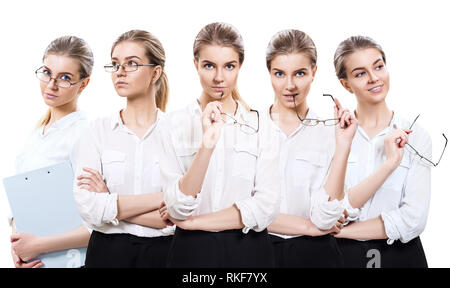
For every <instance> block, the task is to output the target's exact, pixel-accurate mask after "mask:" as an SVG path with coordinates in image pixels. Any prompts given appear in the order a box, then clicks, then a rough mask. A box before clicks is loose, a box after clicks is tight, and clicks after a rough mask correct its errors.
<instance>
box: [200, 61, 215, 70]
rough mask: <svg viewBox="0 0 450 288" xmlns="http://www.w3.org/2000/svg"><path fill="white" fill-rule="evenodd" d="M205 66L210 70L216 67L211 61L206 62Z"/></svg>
mask: <svg viewBox="0 0 450 288" xmlns="http://www.w3.org/2000/svg"><path fill="white" fill-rule="evenodd" d="M203 67H205V68H206V69H208V70H211V69H213V68H214V66H213V65H212V64H210V63H206V64H205V65H203Z"/></svg>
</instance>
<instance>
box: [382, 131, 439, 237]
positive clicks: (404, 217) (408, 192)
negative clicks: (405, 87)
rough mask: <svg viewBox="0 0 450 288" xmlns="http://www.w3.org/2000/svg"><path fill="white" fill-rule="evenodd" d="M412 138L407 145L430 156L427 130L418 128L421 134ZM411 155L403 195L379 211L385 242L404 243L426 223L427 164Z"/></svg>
mask: <svg viewBox="0 0 450 288" xmlns="http://www.w3.org/2000/svg"><path fill="white" fill-rule="evenodd" d="M416 131H418V129H416ZM416 131H415V132H416ZM416 133H417V132H416ZM418 138H420V139H418ZM416 139H417V140H420V141H418V142H416V143H411V145H413V146H414V148H416V149H417V151H419V152H420V153H423V154H422V155H424V156H425V157H427V158H428V159H431V149H432V144H431V138H430V137H429V135H428V133H426V132H425V131H422V133H421V137H417V138H416ZM405 153H407V152H406V151H405ZM411 156H412V157H413V159H412V161H411V167H410V169H409V171H408V175H407V176H406V181H405V186H404V193H403V195H404V196H403V198H402V200H401V203H400V205H399V208H397V209H395V210H392V211H387V212H382V214H381V217H382V219H383V222H384V227H385V231H386V235H387V236H388V238H389V240H388V243H389V244H392V243H393V242H394V241H395V240H400V241H401V242H403V243H407V242H409V241H410V240H412V239H414V238H416V237H417V236H419V235H420V234H421V233H422V232H423V230H424V229H425V225H426V222H427V218H428V210H429V206H430V194H431V166H430V165H426V164H423V163H421V161H420V157H418V156H414V155H413V154H411Z"/></svg>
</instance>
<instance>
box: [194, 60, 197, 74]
mask: <svg viewBox="0 0 450 288" xmlns="http://www.w3.org/2000/svg"><path fill="white" fill-rule="evenodd" d="M194 66H195V69H196V70H197V72H198V62H197V60H196V59H195V58H194Z"/></svg>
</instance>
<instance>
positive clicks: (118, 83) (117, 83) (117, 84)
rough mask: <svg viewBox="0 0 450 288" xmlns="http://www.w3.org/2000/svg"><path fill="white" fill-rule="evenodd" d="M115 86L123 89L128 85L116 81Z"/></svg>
mask: <svg viewBox="0 0 450 288" xmlns="http://www.w3.org/2000/svg"><path fill="white" fill-rule="evenodd" d="M115 85H116V87H125V86H127V85H128V83H127V82H123V81H117V82H116V84H115Z"/></svg>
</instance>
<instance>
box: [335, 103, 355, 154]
mask: <svg viewBox="0 0 450 288" xmlns="http://www.w3.org/2000/svg"><path fill="white" fill-rule="evenodd" d="M334 101H335V103H336V106H335V107H334V117H335V118H337V119H340V120H339V123H338V124H337V125H335V126H336V130H335V131H336V147H338V148H339V147H342V148H350V147H351V145H352V142H353V137H354V136H355V133H356V129H357V128H358V120H357V119H356V118H355V116H354V115H353V114H351V113H350V111H349V110H348V109H344V108H343V107H342V105H341V103H340V102H339V100H338V99H337V98H334Z"/></svg>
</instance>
